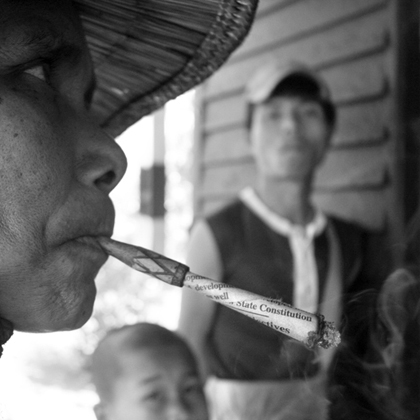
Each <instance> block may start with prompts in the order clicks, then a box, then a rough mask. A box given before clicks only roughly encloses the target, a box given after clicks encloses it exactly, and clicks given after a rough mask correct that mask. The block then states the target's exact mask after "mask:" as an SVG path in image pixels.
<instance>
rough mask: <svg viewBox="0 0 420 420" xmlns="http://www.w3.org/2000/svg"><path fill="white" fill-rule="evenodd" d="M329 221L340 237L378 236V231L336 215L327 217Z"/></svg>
mask: <svg viewBox="0 0 420 420" xmlns="http://www.w3.org/2000/svg"><path fill="white" fill-rule="evenodd" d="M326 216H327V219H328V221H329V222H330V223H331V225H332V226H333V227H334V229H335V231H336V232H337V234H338V235H339V236H340V235H350V236H360V237H362V236H366V235H375V234H378V233H379V232H378V231H375V230H373V229H369V228H368V227H366V226H362V225H361V224H359V223H357V222H354V221H351V220H347V219H344V218H341V217H339V216H335V215H328V214H327V215H326Z"/></svg>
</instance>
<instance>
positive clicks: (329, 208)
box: [314, 189, 388, 230]
mask: <svg viewBox="0 0 420 420" xmlns="http://www.w3.org/2000/svg"><path fill="white" fill-rule="evenodd" d="M314 203H315V204H316V205H317V206H319V207H320V208H321V209H323V210H324V211H325V212H327V213H329V214H333V215H336V216H338V217H342V218H343V219H347V220H350V221H353V222H356V223H360V224H361V225H363V226H365V227H367V228H371V229H378V230H382V229H384V228H385V227H386V225H387V220H388V203H387V191H386V189H383V190H382V189H380V190H361V191H357V190H355V191H345V192H335V193H333V194H331V193H323V194H322V193H315V194H314Z"/></svg>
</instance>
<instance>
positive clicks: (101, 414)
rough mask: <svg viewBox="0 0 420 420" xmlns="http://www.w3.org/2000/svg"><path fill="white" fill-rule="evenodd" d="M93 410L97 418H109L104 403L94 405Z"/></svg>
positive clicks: (105, 419)
mask: <svg viewBox="0 0 420 420" xmlns="http://www.w3.org/2000/svg"><path fill="white" fill-rule="evenodd" d="M93 411H94V412H95V416H96V418H97V420H107V419H108V417H107V415H106V410H105V407H104V405H103V404H102V403H100V402H99V403H98V404H96V405H95V406H94V407H93Z"/></svg>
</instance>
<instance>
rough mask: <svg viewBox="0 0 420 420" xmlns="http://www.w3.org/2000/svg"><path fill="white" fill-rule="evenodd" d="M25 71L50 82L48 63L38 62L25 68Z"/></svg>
mask: <svg viewBox="0 0 420 420" xmlns="http://www.w3.org/2000/svg"><path fill="white" fill-rule="evenodd" d="M23 73H26V74H30V75H31V76H34V77H36V78H38V79H40V80H42V81H44V82H45V83H49V68H48V66H47V65H46V64H36V65H34V66H32V67H28V68H26V69H25V70H23Z"/></svg>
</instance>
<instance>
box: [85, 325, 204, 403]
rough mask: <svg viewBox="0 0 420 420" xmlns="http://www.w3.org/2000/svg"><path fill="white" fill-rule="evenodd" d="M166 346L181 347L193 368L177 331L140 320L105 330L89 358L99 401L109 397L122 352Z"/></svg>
mask: <svg viewBox="0 0 420 420" xmlns="http://www.w3.org/2000/svg"><path fill="white" fill-rule="evenodd" d="M168 346H177V347H179V348H182V349H183V350H184V351H185V353H186V355H187V357H188V358H190V359H191V364H192V365H193V366H194V368H195V369H197V364H196V360H195V357H194V355H193V353H192V351H191V350H190V348H189V347H188V345H187V344H186V342H185V341H184V340H183V339H182V338H181V337H180V336H179V335H178V334H177V333H175V332H173V331H170V330H168V329H167V328H164V327H162V326H160V325H157V324H151V323H147V322H141V323H138V324H133V325H125V326H123V327H120V328H115V329H113V330H110V331H108V332H107V334H106V335H105V337H104V338H103V339H102V340H101V341H100V342H99V344H98V346H97V347H96V349H95V351H94V352H93V354H92V358H91V374H92V382H93V384H94V385H95V388H96V391H97V393H98V396H99V398H100V399H101V400H103V401H104V400H110V399H112V393H113V386H114V382H115V379H116V378H118V377H119V375H120V374H121V372H122V368H123V366H122V364H121V360H122V359H124V355H125V354H127V353H129V352H133V351H139V350H144V349H150V348H155V347H168ZM197 374H198V370H197Z"/></svg>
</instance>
